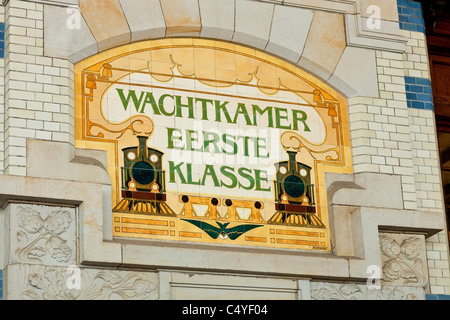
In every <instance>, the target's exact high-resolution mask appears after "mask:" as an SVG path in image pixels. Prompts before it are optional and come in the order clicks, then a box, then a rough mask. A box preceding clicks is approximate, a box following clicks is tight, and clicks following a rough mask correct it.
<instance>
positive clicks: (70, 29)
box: [44, 6, 97, 62]
mask: <svg viewBox="0 0 450 320" xmlns="http://www.w3.org/2000/svg"><path fill="white" fill-rule="evenodd" d="M44 16H45V24H44V53H45V55H47V56H50V57H60V58H69V59H70V60H71V61H72V62H78V61H80V60H82V59H84V58H87V57H89V56H91V55H94V54H96V53H97V41H96V40H95V38H94V36H93V35H92V33H91V31H90V29H89V27H88V26H87V24H86V22H85V21H84V19H83V17H82V16H81V13H80V12H79V10H77V9H72V11H70V12H68V11H67V9H66V8H63V7H57V6H45V8H44ZM71 19H75V20H71ZM77 19H78V20H77ZM69 22H70V23H74V24H70V23H69ZM78 22H79V25H78V24H77V23H78ZM68 23H69V25H68Z"/></svg>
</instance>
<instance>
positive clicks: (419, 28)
mask: <svg viewBox="0 0 450 320" xmlns="http://www.w3.org/2000/svg"><path fill="white" fill-rule="evenodd" d="M417 31H418V32H422V33H425V32H426V31H425V27H424V26H421V25H419V26H417Z"/></svg>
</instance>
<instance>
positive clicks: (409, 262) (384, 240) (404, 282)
mask: <svg viewBox="0 0 450 320" xmlns="http://www.w3.org/2000/svg"><path fill="white" fill-rule="evenodd" d="M380 248H381V262H382V272H383V276H382V279H381V285H389V286H417V287H424V286H425V285H426V284H427V282H428V269H427V260H426V247H425V237H424V236H423V235H412V234H392V233H380Z"/></svg>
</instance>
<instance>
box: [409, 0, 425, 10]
mask: <svg viewBox="0 0 450 320" xmlns="http://www.w3.org/2000/svg"><path fill="white" fill-rule="evenodd" d="M408 2H409V3H408V6H409V7H410V8H415V9H421V10H422V4H421V3H420V2H417V1H408Z"/></svg>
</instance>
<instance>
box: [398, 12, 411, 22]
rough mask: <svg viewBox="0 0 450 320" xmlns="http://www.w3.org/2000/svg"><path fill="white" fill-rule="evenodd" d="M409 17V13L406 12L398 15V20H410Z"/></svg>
mask: <svg viewBox="0 0 450 320" xmlns="http://www.w3.org/2000/svg"><path fill="white" fill-rule="evenodd" d="M409 17H410V16H408V15H405V14H399V15H398V21H400V22H409Z"/></svg>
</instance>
